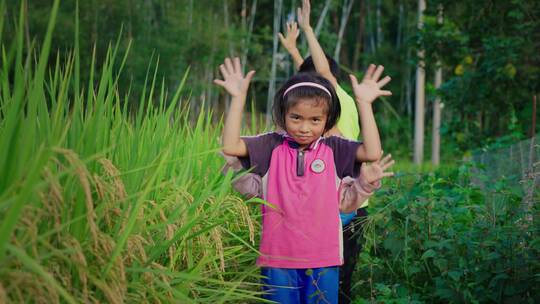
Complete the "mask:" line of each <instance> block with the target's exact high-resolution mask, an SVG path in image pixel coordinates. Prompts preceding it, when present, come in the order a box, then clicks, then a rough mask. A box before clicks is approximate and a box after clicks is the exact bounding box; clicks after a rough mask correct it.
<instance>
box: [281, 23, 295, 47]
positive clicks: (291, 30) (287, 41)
mask: <svg viewBox="0 0 540 304" xmlns="http://www.w3.org/2000/svg"><path fill="white" fill-rule="evenodd" d="M299 35H300V31H299V30H298V24H297V23H296V22H294V21H292V22H287V35H286V36H285V37H283V34H281V33H278V37H279V41H281V44H282V45H283V47H285V48H286V49H287V50H292V49H295V48H296V39H297V38H298V36H299Z"/></svg>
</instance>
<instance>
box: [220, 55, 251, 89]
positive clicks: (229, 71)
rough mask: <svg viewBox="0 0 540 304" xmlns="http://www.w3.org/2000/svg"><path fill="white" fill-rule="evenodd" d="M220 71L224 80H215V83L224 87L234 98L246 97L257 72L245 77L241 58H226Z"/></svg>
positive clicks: (249, 73)
mask: <svg viewBox="0 0 540 304" xmlns="http://www.w3.org/2000/svg"><path fill="white" fill-rule="evenodd" d="M219 71H220V72H221V75H222V76H223V79H224V80H221V79H214V83H215V84H217V85H219V86H221V87H223V88H224V89H225V90H227V92H228V93H229V94H230V95H231V96H232V97H245V96H246V95H247V91H248V87H249V83H250V81H251V79H252V78H253V75H254V74H255V71H249V72H248V73H247V74H246V76H245V77H244V73H243V72H242V65H241V64H240V58H238V57H235V58H234V59H232V60H231V58H225V62H224V63H223V64H222V65H220V66H219Z"/></svg>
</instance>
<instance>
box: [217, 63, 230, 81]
mask: <svg viewBox="0 0 540 304" xmlns="http://www.w3.org/2000/svg"><path fill="white" fill-rule="evenodd" d="M219 71H220V72H221V75H222V76H223V78H227V77H229V75H230V74H229V71H227V68H226V67H225V65H224V64H220V65H219Z"/></svg>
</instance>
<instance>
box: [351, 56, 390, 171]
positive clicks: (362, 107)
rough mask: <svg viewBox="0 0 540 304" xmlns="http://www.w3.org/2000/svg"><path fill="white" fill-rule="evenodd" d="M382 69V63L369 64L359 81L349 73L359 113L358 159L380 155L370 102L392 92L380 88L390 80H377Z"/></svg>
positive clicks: (387, 77)
mask: <svg viewBox="0 0 540 304" xmlns="http://www.w3.org/2000/svg"><path fill="white" fill-rule="evenodd" d="M383 70H384V67H383V66H382V65H380V66H378V67H376V66H375V65H374V64H371V65H370V66H369V67H368V69H367V71H366V74H365V75H364V78H363V79H362V82H361V83H358V80H357V79H356V77H354V75H350V77H351V84H352V87H353V91H354V96H355V100H356V104H357V106H358V112H359V114H360V129H361V130H362V138H363V140H364V144H363V145H360V147H359V148H358V150H357V152H356V158H357V159H358V160H359V161H375V160H377V159H378V158H379V156H380V155H381V152H382V149H381V138H380V136H379V130H378V129H377V123H376V122H375V116H374V115H373V108H372V103H373V101H374V100H375V99H377V98H378V97H380V96H390V95H392V92H390V91H387V90H381V88H382V87H383V86H384V85H385V84H387V83H388V82H390V80H391V79H390V77H389V76H386V77H384V78H383V79H381V80H380V81H379V78H380V77H381V74H382V72H383Z"/></svg>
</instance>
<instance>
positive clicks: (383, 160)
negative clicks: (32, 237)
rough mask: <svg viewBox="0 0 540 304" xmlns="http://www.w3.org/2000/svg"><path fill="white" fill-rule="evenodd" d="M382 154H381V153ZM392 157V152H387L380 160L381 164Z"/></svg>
mask: <svg viewBox="0 0 540 304" xmlns="http://www.w3.org/2000/svg"><path fill="white" fill-rule="evenodd" d="M381 156H382V154H381ZM391 158H392V154H388V155H386V156H385V157H383V158H382V159H381V160H380V163H381V164H384V163H387V162H388V161H389V160H390V159H391Z"/></svg>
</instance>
